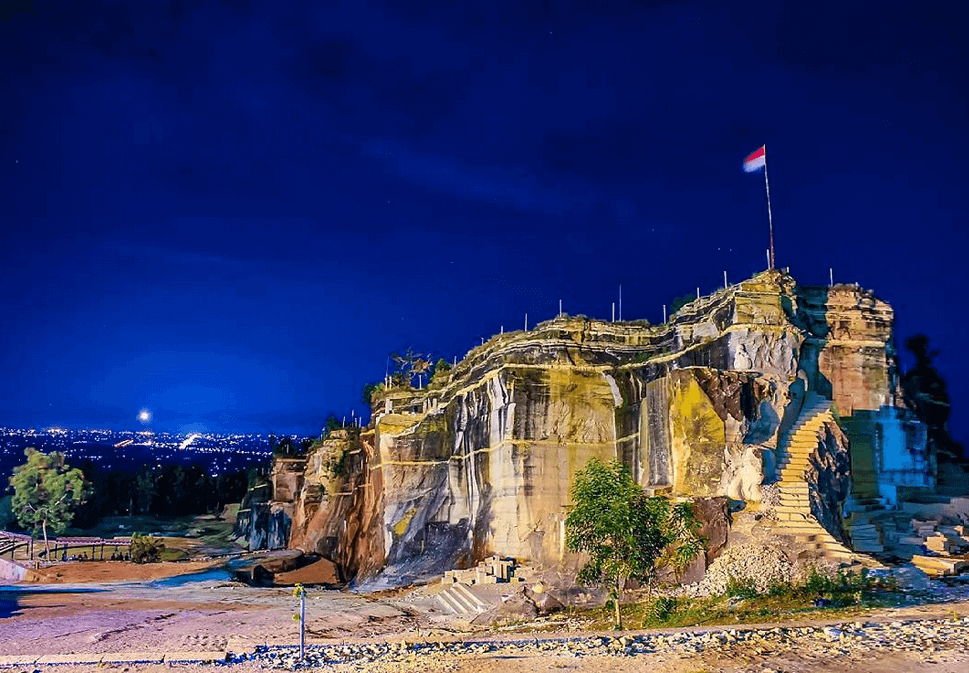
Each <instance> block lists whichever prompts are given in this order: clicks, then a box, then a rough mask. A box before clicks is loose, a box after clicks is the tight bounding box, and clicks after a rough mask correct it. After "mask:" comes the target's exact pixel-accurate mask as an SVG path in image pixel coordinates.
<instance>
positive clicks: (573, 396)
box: [264, 272, 928, 583]
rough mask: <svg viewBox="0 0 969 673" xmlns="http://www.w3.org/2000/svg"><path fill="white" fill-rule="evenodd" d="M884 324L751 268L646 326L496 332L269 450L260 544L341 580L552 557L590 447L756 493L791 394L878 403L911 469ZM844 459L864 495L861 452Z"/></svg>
mask: <svg viewBox="0 0 969 673" xmlns="http://www.w3.org/2000/svg"><path fill="white" fill-rule="evenodd" d="M891 325H892V312H891V309H890V307H888V305H887V304H885V303H884V302H881V301H879V300H877V299H875V298H874V297H873V296H872V295H871V293H868V292H866V291H863V290H861V289H859V288H857V287H856V286H835V287H833V288H799V287H798V286H797V285H796V284H795V282H794V280H793V279H792V278H791V277H790V276H789V275H786V274H783V273H779V272H765V273H762V274H759V275H757V276H755V277H754V278H752V279H750V280H747V281H745V282H742V283H740V284H738V285H735V286H732V287H730V288H728V289H724V290H721V291H719V292H717V293H716V294H714V295H712V296H708V297H703V298H700V299H697V300H696V301H694V302H691V303H690V304H687V305H686V306H684V307H683V308H682V309H680V310H679V311H677V312H676V313H675V314H673V315H672V316H671V317H670V319H669V321H668V322H667V323H665V324H663V325H657V326H650V325H646V324H641V323H630V322H620V323H611V322H605V321H599V320H590V319H586V318H569V317H560V318H557V319H555V320H551V321H548V322H545V323H542V324H539V325H538V326H536V327H535V328H534V329H533V330H531V331H528V332H514V333H506V334H503V335H500V336H496V337H493V338H492V339H490V340H489V341H488V342H486V343H485V344H483V345H482V346H480V347H478V348H475V349H473V350H472V351H471V352H469V353H468V354H467V356H466V357H465V358H464V359H463V360H461V361H460V362H458V363H457V366H456V367H455V368H454V369H453V370H451V371H450V373H449V377H448V378H447V380H446V381H440V380H438V382H437V385H435V386H431V387H429V388H427V389H425V390H413V389H395V390H389V391H386V390H385V391H382V392H380V393H378V394H377V395H376V396H375V398H374V409H373V421H372V423H371V425H370V427H368V428H366V429H364V430H362V431H359V432H358V431H356V430H353V431H341V432H337V433H333V434H332V435H331V436H330V438H329V439H328V440H327V441H325V442H322V443H320V444H318V445H317V446H315V447H314V448H313V449H312V450H311V451H310V453H309V454H308V455H307V456H306V458H305V460H303V461H301V462H299V463H285V462H283V461H278V462H277V463H276V465H275V467H274V470H273V479H272V481H273V483H272V488H273V495H272V498H271V501H270V502H268V503H266V505H264V508H268V513H267V515H266V516H268V517H269V519H270V525H271V528H272V530H274V531H276V534H275V537H276V538H277V539H276V540H275V541H276V542H277V543H278V542H280V539H279V536H280V532H281V531H282V530H283V529H284V528H285V527H286V526H287V525H291V532H290V533H289V539H288V544H289V546H291V547H296V548H300V549H303V550H305V551H314V552H319V553H321V554H323V555H324V556H327V557H328V558H331V559H333V560H334V561H336V562H337V563H338V565H339V566H340V568H341V569H342V572H343V573H344V576H345V578H346V579H348V580H357V581H360V580H364V579H374V578H376V579H377V580H379V581H384V582H388V583H402V582H407V581H410V580H411V579H413V578H416V577H421V576H427V575H431V574H436V573H439V572H440V571H442V570H444V569H447V568H450V567H454V566H459V565H462V564H470V563H472V562H474V561H477V560H479V559H481V558H483V557H485V556H487V555H490V554H493V553H498V554H503V555H509V556H514V557H517V558H519V559H527V560H529V561H530V562H532V563H535V564H566V565H567V564H569V563H571V562H572V559H570V558H569V557H568V555H567V554H566V553H565V548H564V519H565V514H566V510H567V507H568V505H569V488H570V486H571V483H572V481H573V477H574V475H575V473H576V471H577V470H579V469H581V468H582V467H583V466H584V465H585V464H586V463H587V462H588V460H589V459H591V458H593V457H598V458H602V459H606V460H608V459H613V458H617V457H618V458H620V459H621V460H622V461H624V462H625V463H626V464H627V465H628V466H629V467H630V469H631V470H632V471H633V473H634V475H635V476H636V478H637V479H638V480H639V482H640V483H642V484H643V485H644V486H645V487H646V488H648V489H650V490H651V491H653V492H657V493H667V494H670V495H673V496H682V497H691V498H711V497H717V496H727V497H729V498H732V499H734V500H742V501H746V502H748V503H752V504H753V503H757V502H758V501H759V500H760V499H761V496H762V493H761V489H762V487H763V486H764V485H765V484H770V483H773V482H775V481H777V479H778V475H777V473H776V467H775V466H776V465H777V458H776V456H775V455H774V453H775V450H776V447H777V446H778V437H779V436H780V435H781V434H782V433H784V432H785V431H786V430H787V429H788V428H790V427H791V425H792V424H793V423H794V422H795V419H796V418H797V417H798V415H799V413H800V412H801V407H802V405H803V404H804V400H805V399H806V397H807V395H808V393H811V394H812V395H820V396H823V397H824V398H827V399H830V400H834V407H835V409H836V411H837V412H839V413H840V414H842V415H843V416H844V417H846V418H856V419H857V418H862V417H864V414H871V415H872V416H873V417H876V418H877V416H878V415H879V414H882V415H883V416H884V415H885V414H886V413H887V411H889V410H890V412H891V417H892V419H894V420H896V421H897V420H898V419H902V421H900V422H901V423H902V424H903V425H904V424H909V425H908V427H909V429H910V431H909V432H908V434H907V435H905V437H906V439H905V442H903V444H904V446H902V447H901V451H902V453H903V454H904V457H905V459H906V460H909V461H910V462H911V463H912V464H913V465H914V464H916V463H918V461H919V460H922V463H918V464H919V465H920V466H921V467H922V468H925V467H926V466H927V465H928V463H927V462H926V460H923V458H924V456H922V455H921V453H922V452H924V442H923V443H921V444H920V442H919V435H918V431H917V424H916V423H914V421H912V420H911V418H910V417H909V415H908V414H907V412H906V411H905V410H904V409H901V403H900V401H899V397H898V395H897V393H896V380H895V379H896V374H895V369H894V353H893V350H892V344H891ZM864 418H865V421H864V422H862V423H859V424H858V428H856V429H855V432H856V433H857V432H860V433H861V434H862V435H863V437H862V439H865V438H867V440H868V441H869V444H871V445H872V446H876V445H878V443H879V442H880V441H881V440H880V439H878V438H874V439H873V438H872V437H874V435H875V434H877V433H875V432H874V431H873V428H875V426H876V425H877V420H871V419H868V418H867V417H864ZM913 428H914V429H913ZM826 432H827V433H828V434H827V435H825V436H824V437H823V438H822V439H823V441H822V442H821V444H820V447H819V450H818V451H817V452H816V453H815V454H814V456H813V457H812V460H811V461H810V467H809V468H808V473H806V474H805V477H804V479H805V483H806V484H808V492H809V497H810V502H811V511H812V512H813V513H814V514H815V515H816V516H817V518H818V520H819V521H821V523H822V524H824V525H826V526H828V527H829V530H830V529H837V530H831V533H832V534H833V535H836V537H839V538H840V522H839V520H838V519H839V514H840V512H841V506H842V504H843V502H844V500H845V498H847V497H848V495H849V490H850V483H851V470H852V469H853V467H854V466H853V464H852V463H853V462H855V458H854V457H853V456H852V457H851V458H850V459H849V457H848V454H847V446H848V440H849V439H850V440H851V441H852V442H854V441H855V438H854V437H852V436H851V434H852V430H851V429H850V428H849V432H848V434H847V436H846V435H845V434H844V433H843V432H842V430H841V428H840V426H837V425H836V426H835V427H830V428H827V429H826ZM866 433H867V434H866ZM869 435H871V436H869ZM883 436H884V432H882V433H881V434H879V435H878V437H883ZM862 443H864V442H862ZM875 452H876V453H877V451H875ZM866 461H867V463H866ZM858 462H859V466H860V467H861V468H862V469H864V468H865V467H866V466H870V467H871V469H872V470H873V472H872V479H873V483H874V488H876V489H878V488H881V487H882V486H880V485H879V484H880V483H881V482H884V481H885V480H886V477H885V474H884V473H883V472H879V471H878V469H877V467H875V466H874V462H875V461H873V460H871V459H870V457H869V456H868V455H867V454H865V456H862V457H861V458H860V459H859V461H858ZM869 463H870V464H871V465H868V464H869ZM917 469H921V468H913V471H914V470H917ZM906 474H907V473H906ZM925 474H928V472H927V470H923V477H924V475H925ZM906 478H908V476H906ZM887 479H888V480H889V481H890V480H891V475H889V477H887ZM880 480H881V481H880ZM277 519H278V521H277ZM273 521H276V523H273ZM290 522H291V524H290ZM270 537H271V536H270ZM270 546H271V545H270Z"/></svg>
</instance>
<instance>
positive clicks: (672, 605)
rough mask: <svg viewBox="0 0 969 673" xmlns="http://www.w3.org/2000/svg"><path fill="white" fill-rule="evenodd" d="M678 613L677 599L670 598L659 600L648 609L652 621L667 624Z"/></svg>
mask: <svg viewBox="0 0 969 673" xmlns="http://www.w3.org/2000/svg"><path fill="white" fill-rule="evenodd" d="M674 612H676V599H675V598H671V597H669V596H662V597H660V598H657V599H656V600H655V601H653V603H652V604H651V605H650V606H649V608H648V615H649V617H650V619H653V620H656V621H658V622H665V621H666V620H667V619H669V618H670V617H671V616H672V615H673V613H674Z"/></svg>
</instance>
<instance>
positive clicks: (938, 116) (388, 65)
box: [0, 0, 969, 439]
mask: <svg viewBox="0 0 969 673" xmlns="http://www.w3.org/2000/svg"><path fill="white" fill-rule="evenodd" d="M600 4H608V5H609V7H610V9H609V10H604V9H602V8H601V7H599V5H600ZM364 5H367V6H366V7H364ZM414 5H420V6H421V7H422V9H415V8H414V7H413V6H414ZM0 8H2V9H0V64H2V65H0V227H2V233H3V238H2V245H0V315H2V330H0V422H3V423H8V424H15V425H25V424H38V425H49V424H65V425H110V426H114V427H129V426H134V425H136V421H135V414H136V413H137V411H138V409H140V408H142V407H147V408H150V409H152V410H153V411H154V413H155V427H158V428H163V429H176V430H177V429H184V428H188V427H192V428H199V427H204V428H209V429H219V430H259V431H264V430H275V431H313V430H315V429H317V428H319V426H320V424H321V422H322V420H323V418H324V416H325V414H326V413H327V412H328V411H330V410H333V411H341V412H342V411H343V410H348V409H350V408H356V409H357V411H358V412H359V410H360V409H361V407H362V404H361V402H360V390H361V388H362V386H363V384H364V383H366V382H367V381H370V380H376V379H379V378H381V377H382V376H383V373H384V366H385V357H386V354H387V353H388V352H389V351H392V350H397V349H402V348H405V347H407V346H413V347H414V348H416V349H419V350H428V351H433V352H434V353H435V354H439V355H443V356H446V357H451V356H452V355H455V354H456V355H459V356H460V355H462V354H463V353H464V352H466V351H467V349H468V348H470V347H471V346H473V345H475V344H477V343H478V342H479V339H480V338H481V337H486V336H488V335H490V334H492V333H494V332H495V331H497V330H498V328H499V325H501V324H504V325H505V326H507V327H509V328H510V327H512V326H514V327H518V326H519V325H520V324H521V321H522V314H523V313H524V312H526V311H527V312H528V313H529V316H530V319H531V320H532V321H533V322H534V321H536V320H539V319H543V318H546V317H551V316H552V315H553V314H554V312H555V310H556V307H557V301H558V299H559V298H562V299H563V300H564V303H565V308H566V310H567V311H569V312H571V313H586V314H592V315H598V316H601V317H606V316H608V313H609V305H610V302H611V301H612V300H613V299H614V297H615V294H616V288H617V286H618V284H619V283H620V282H621V283H622V284H623V288H624V300H625V317H645V318H649V319H651V320H659V319H660V317H661V306H662V304H663V303H664V302H668V301H669V300H670V299H671V298H672V297H674V296H677V295H680V294H683V293H688V292H691V291H692V290H693V288H694V287H696V286H697V285H700V287H701V288H702V289H703V290H704V291H712V290H713V289H714V288H715V287H716V286H717V284H718V282H719V281H720V278H721V272H722V270H723V269H726V270H727V271H728V273H729V275H730V277H731V278H733V279H739V278H740V277H743V276H747V275H750V274H752V273H754V272H756V271H758V270H760V269H762V268H763V267H764V248H765V247H766V220H765V207H764V194H763V188H762V182H761V180H760V178H759V176H758V175H745V174H743V173H742V172H741V170H740V161H741V159H742V158H743V156H744V155H745V154H746V153H748V152H750V151H751V150H753V149H754V148H755V147H757V146H759V145H760V144H762V143H765V142H766V143H767V145H768V154H769V162H770V163H769V166H770V172H771V186H772V190H773V191H772V197H773V204H774V217H775V224H776V227H777V249H778V253H777V254H778V262H779V263H780V264H781V265H783V266H790V267H791V270H792V272H793V273H794V274H795V276H796V277H797V278H798V279H799V280H801V281H802V282H824V281H825V280H826V277H827V269H828V267H829V266H833V267H834V269H835V274H836V278H837V279H839V280H843V281H858V282H860V283H862V284H863V285H865V286H868V287H871V288H874V289H875V290H876V291H877V293H878V294H879V295H880V296H881V297H883V298H885V299H887V300H889V301H890V302H892V304H893V305H894V306H895V308H896V310H897V314H898V326H899V331H900V335H901V336H904V335H907V334H911V333H913V332H916V331H922V332H925V333H927V334H928V335H929V336H930V337H931V339H932V341H933V342H934V343H935V345H936V346H937V347H938V348H940V349H941V351H942V355H941V356H940V358H939V361H938V362H939V365H940V368H941V369H942V371H943V373H944V374H945V375H946V376H947V378H948V379H949V381H950V387H951V390H952V393H953V397H954V403H955V405H956V407H955V408H956V414H955V417H956V418H955V421H954V428H955V430H956V434H957V435H960V436H961V438H963V439H965V438H966V434H967V431H969V423H967V422H966V421H964V420H961V419H962V418H964V417H965V410H966V409H969V364H967V362H966V357H965V354H964V351H965V343H966V341H967V337H969V323H967V317H966V299H965V297H966V293H967V288H969V262H967V260H966V253H967V246H966V243H967V240H969V234H967V231H969V222H967V219H969V190H967V188H966V185H967V179H969V67H967V64H969V41H967V40H966V39H965V35H966V34H967V31H969V8H967V5H966V3H963V2H935V3H922V4H921V5H918V4H915V3H893V2H881V3H870V2H832V3H804V2H790V3H782V2H763V3H754V2H745V3H723V2H710V3H702V2H640V3H629V4H625V3H587V2H583V3H566V2H563V3H538V2H535V3H532V2H509V3H493V2H489V3H480V4H476V3H454V2H440V3H413V2H398V3H391V4H388V5H384V6H381V5H376V4H373V3H363V2H347V3H343V4H333V5H328V4H326V3H307V4H306V5H304V6H299V5H297V4H296V3H289V2H287V3H279V2H241V1H236V2H221V3H219V2H127V3H120V2H118V3H103V4H102V3H90V2H85V3H77V2H60V3H57V2H39V1H38V2H34V3H30V2H24V1H19V2H11V1H10V0H4V1H3V2H0Z"/></svg>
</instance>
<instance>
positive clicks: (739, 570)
mask: <svg viewBox="0 0 969 673" xmlns="http://www.w3.org/2000/svg"><path fill="white" fill-rule="evenodd" d="M796 575H797V572H796V569H795V566H794V564H793V563H791V561H790V559H788V558H787V556H785V555H784V552H783V551H781V550H780V549H777V548H776V547H768V546H766V545H760V544H742V545H737V546H736V547H729V548H727V549H726V550H725V551H724V552H723V553H722V554H721V555H720V556H719V558H717V560H715V561H714V562H713V563H712V564H711V565H710V568H709V569H708V570H707V574H706V575H705V576H704V577H703V579H702V580H700V581H699V582H697V583H696V584H692V585H687V586H685V587H683V592H684V593H685V594H686V595H689V596H719V595H722V594H725V593H726V592H727V588H728V587H729V586H730V585H731V584H736V585H739V586H742V587H744V588H749V589H753V590H755V591H756V592H757V593H766V592H767V591H769V590H770V589H771V587H774V586H777V585H779V584H790V583H791V582H792V581H793V580H794V579H796Z"/></svg>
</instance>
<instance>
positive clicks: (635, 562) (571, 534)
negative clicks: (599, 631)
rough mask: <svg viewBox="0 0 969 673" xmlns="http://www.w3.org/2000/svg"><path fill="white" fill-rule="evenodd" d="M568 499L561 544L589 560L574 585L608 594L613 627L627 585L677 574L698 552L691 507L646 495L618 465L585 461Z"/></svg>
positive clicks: (699, 543)
mask: <svg viewBox="0 0 969 673" xmlns="http://www.w3.org/2000/svg"><path fill="white" fill-rule="evenodd" d="M572 500H573V502H574V505H573V507H572V510H571V511H570V512H569V514H568V517H567V518H566V520H565V536H566V537H565V541H566V545H567V546H568V548H569V551H572V552H580V553H584V554H587V555H588V556H589V560H588V562H587V563H586V564H585V566H583V568H582V570H580V571H579V581H580V582H582V583H583V584H591V585H599V586H602V587H603V588H606V589H607V590H608V591H609V598H610V600H611V601H612V604H613V610H614V613H613V614H614V619H615V626H616V628H622V613H621V611H620V603H621V601H622V595H623V592H624V591H625V589H626V583H627V582H628V581H629V580H633V581H636V582H640V583H643V584H646V585H649V584H650V583H652V582H653V581H654V580H655V579H656V571H657V570H658V569H659V568H660V567H662V566H669V567H671V568H672V569H673V570H674V571H680V570H682V569H684V568H685V567H686V566H687V565H689V563H690V562H691V561H692V560H693V559H695V558H696V557H697V556H698V555H699V554H700V553H702V551H703V541H702V540H701V539H700V536H699V534H698V532H697V531H698V530H699V523H698V522H697V520H696V518H695V517H694V516H693V510H692V507H691V506H690V504H689V503H673V502H672V501H670V500H669V499H668V498H661V497H650V496H647V495H646V493H645V492H644V491H643V489H642V487H641V486H640V485H639V484H637V483H636V481H635V480H634V479H633V477H632V475H631V474H630V473H629V470H628V469H626V467H625V466H624V465H623V464H622V463H620V462H619V461H613V462H610V463H603V462H602V461H600V460H598V459H592V460H591V461H589V463H588V464H587V465H586V466H585V469H583V470H580V471H579V473H578V474H576V476H575V482H574V483H573V485H572Z"/></svg>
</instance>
